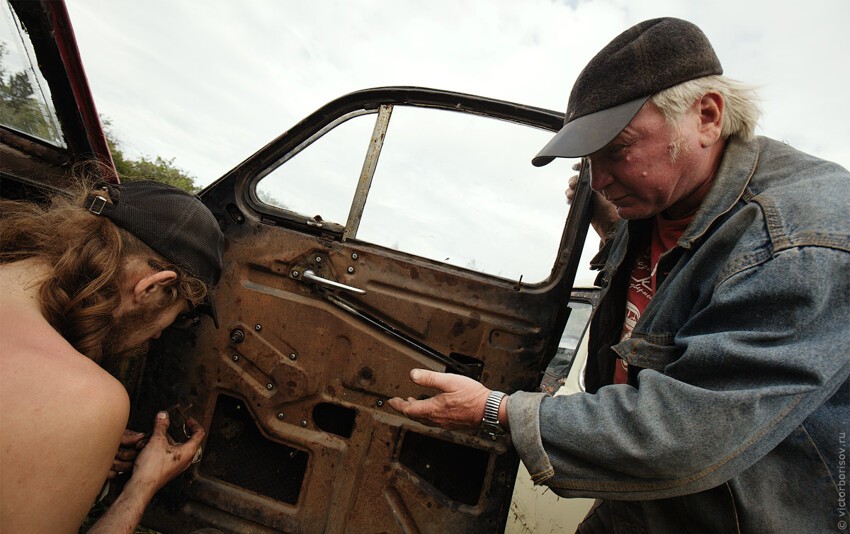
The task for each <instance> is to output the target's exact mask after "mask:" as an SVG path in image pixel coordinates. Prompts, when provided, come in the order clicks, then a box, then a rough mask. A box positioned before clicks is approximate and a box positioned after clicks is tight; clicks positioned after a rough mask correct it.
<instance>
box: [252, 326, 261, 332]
mask: <svg viewBox="0 0 850 534" xmlns="http://www.w3.org/2000/svg"><path fill="white" fill-rule="evenodd" d="M262 329H263V325H261V324H255V325H254V330H256V331H257V332H259V331H260V330H262Z"/></svg>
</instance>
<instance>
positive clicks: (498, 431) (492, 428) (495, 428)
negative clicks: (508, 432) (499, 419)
mask: <svg viewBox="0 0 850 534" xmlns="http://www.w3.org/2000/svg"><path fill="white" fill-rule="evenodd" d="M481 432H482V433H483V434H487V435H489V436H490V437H491V438H492V439H496V438H497V437H499V436H504V435H505V430H504V429H503V428H502V427H501V426H500V425H499V424H498V423H492V422H490V421H482V422H481Z"/></svg>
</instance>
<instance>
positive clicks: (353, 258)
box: [351, 252, 358, 260]
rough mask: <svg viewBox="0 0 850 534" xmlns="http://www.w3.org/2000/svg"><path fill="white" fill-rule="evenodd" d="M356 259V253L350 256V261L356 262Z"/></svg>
mask: <svg viewBox="0 0 850 534" xmlns="http://www.w3.org/2000/svg"><path fill="white" fill-rule="evenodd" d="M357 257H358V256H357V253H356V252H355V253H354V254H352V255H351V259H352V260H356V259H357Z"/></svg>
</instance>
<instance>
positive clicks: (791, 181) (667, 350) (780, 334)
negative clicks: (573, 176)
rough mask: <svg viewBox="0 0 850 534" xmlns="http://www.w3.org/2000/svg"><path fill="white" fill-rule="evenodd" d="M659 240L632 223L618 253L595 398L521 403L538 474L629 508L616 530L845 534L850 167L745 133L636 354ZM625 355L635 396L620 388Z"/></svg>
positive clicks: (662, 277) (521, 422)
mask: <svg viewBox="0 0 850 534" xmlns="http://www.w3.org/2000/svg"><path fill="white" fill-rule="evenodd" d="M647 228H648V223H647V221H630V222H628V223H622V224H620V225H619V228H618V230H617V234H616V237H615V238H614V241H613V243H612V246H611V250H610V254H609V255H608V259H607V263H606V265H605V270H604V271H603V273H602V276H601V285H602V294H601V297H600V299H601V300H600V304H599V307H598V309H597V311H596V315H595V316H594V319H593V323H592V325H591V341H590V351H589V356H588V358H589V361H588V365H587V371H586V375H585V381H586V384H587V387H588V392H587V393H578V394H575V395H569V396H560V397H548V396H546V395H544V394H541V393H529V392H518V393H515V394H513V395H511V397H510V400H509V403H508V419H509V424H510V427H511V434H512V440H513V443H514V446H515V447H516V449H517V451H518V453H519V455H520V457H521V458H522V460H523V462H524V463H525V465H526V466H527V467H528V471H529V472H530V473H531V475H532V479H533V480H534V482H535V483H537V484H546V485H548V486H550V487H551V488H552V489H553V490H554V491H555V493H557V494H558V495H561V496H565V497H590V498H598V499H605V500H608V501H609V503H610V504H612V505H616V508H612V509H613V510H615V512H614V523H615V529H616V532H665V533H666V532H686V531H687V532H836V531H839V530H840V528H841V525H842V523H841V521H844V523H843V524H844V525H845V528H846V523H847V522H850V519H848V516H847V509H846V504H842V503H844V502H845V501H843V500H842V499H841V495H845V493H844V492H845V491H846V489H847V473H846V471H845V469H846V464H845V457H846V455H847V454H848V451H847V450H848V449H850V437H848V436H847V434H848V430H850V429H848V427H849V426H850V381H848V375H850V173H848V172H847V170H845V169H843V168H842V167H840V166H839V165H836V164H834V163H830V162H827V161H823V160H820V159H817V158H815V157H812V156H809V155H807V154H804V153H801V152H799V151H797V150H794V149H793V148H791V147H789V146H787V145H785V144H783V143H780V142H777V141H774V140H771V139H767V138H763V137H759V138H756V139H755V140H753V141H751V142H744V141H742V140H740V139H737V138H734V137H733V138H731V139H730V140H729V141H728V143H727V147H726V150H725V153H724V155H723V159H722V161H721V164H720V167H719V169H718V171H717V174H716V176H715V179H714V183H713V184H712V186H711V189H710V190H709V192H708V194H707V196H706V198H705V200H704V202H703V203H702V205H701V207H700V208H699V210H698V211H697V213H696V215H695V216H694V219H693V220H692V222H691V224H690V225H689V226H688V228H687V229H686V230H685V232H684V234H683V235H682V237H681V238H680V239H679V241H678V243H677V247H676V248H674V249H672V250H670V251H668V252H667V253H666V254H665V255H664V256H662V258H661V260H660V262H659V266H658V275H657V276H658V289H657V290H656V293H655V297H654V298H653V299H652V300H651V301H650V303H649V305H648V306H647V308H646V310H645V311H644V312H643V314H642V316H641V317H640V320H639V321H638V323H637V324H636V326H635V328H634V331H633V334H632V337H631V338H630V339H628V340H626V341H623V342H620V341H619V336H620V332H621V328H622V323H623V317H624V313H625V312H624V310H625V292H626V285H627V280H628V277H629V275H630V271H631V268H632V263H633V258H634V257H635V254H636V253H637V252H638V250H639V249H640V248H641V247H643V246H645V243H647V241H646V239H647V236H646V234H647ZM614 354H616V355H619V356H620V357H622V358H624V359H625V360H626V361H627V362H628V363H629V367H630V376H629V379H630V383H629V384H620V385H611V384H610V379H609V377H610V376H611V371H612V369H613V367H612V366H613V361H614ZM842 506H844V508H842Z"/></svg>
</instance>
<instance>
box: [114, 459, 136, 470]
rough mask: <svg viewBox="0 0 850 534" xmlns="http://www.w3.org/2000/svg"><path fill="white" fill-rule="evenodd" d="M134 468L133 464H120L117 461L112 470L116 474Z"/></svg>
mask: <svg viewBox="0 0 850 534" xmlns="http://www.w3.org/2000/svg"><path fill="white" fill-rule="evenodd" d="M132 468H133V462H119V461H117V460H116V461H113V462H112V470H113V471H115V472H116V473H123V472H124V471H129V470H130V469H132Z"/></svg>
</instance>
